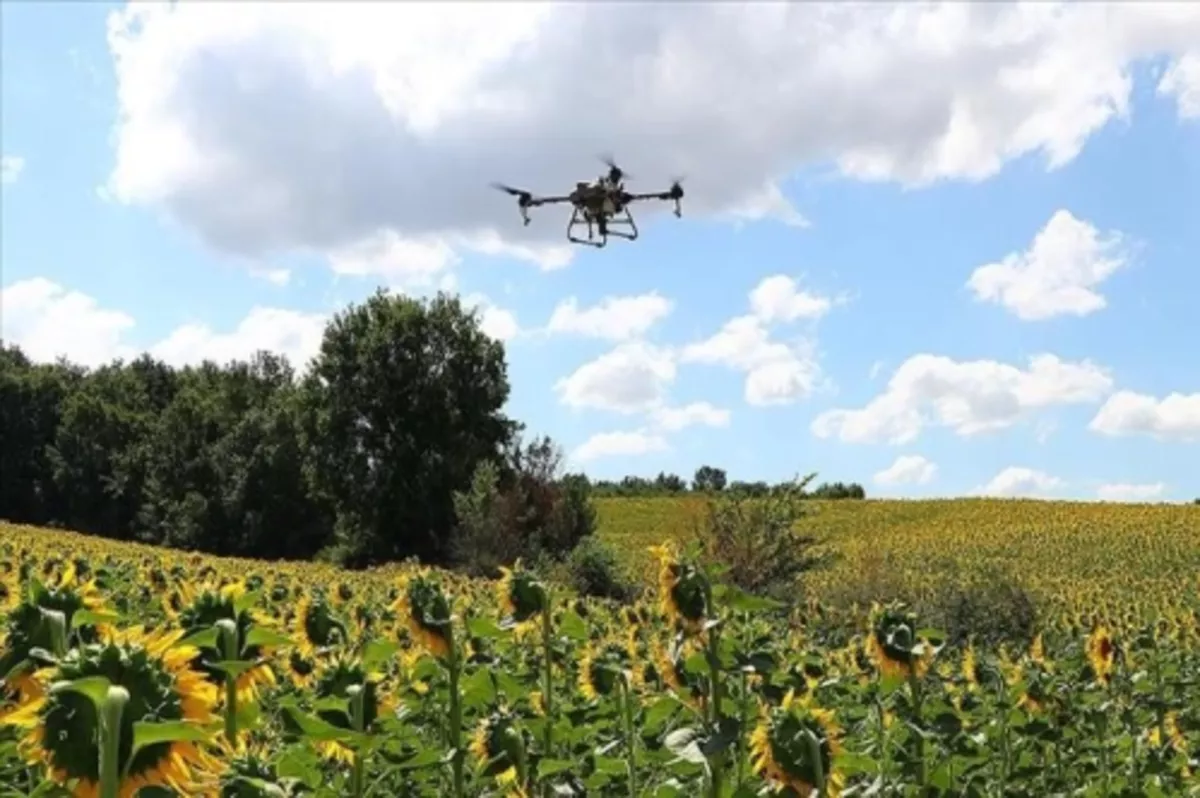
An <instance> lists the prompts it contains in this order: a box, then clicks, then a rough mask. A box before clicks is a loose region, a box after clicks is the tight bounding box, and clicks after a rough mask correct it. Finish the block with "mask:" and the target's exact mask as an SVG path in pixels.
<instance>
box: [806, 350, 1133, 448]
mask: <svg viewBox="0 0 1200 798" xmlns="http://www.w3.org/2000/svg"><path fill="white" fill-rule="evenodd" d="M1111 389H1112V378H1111V377H1110V376H1109V375H1108V373H1107V371H1105V370H1104V369H1102V368H1101V367H1099V366H1097V365H1095V364H1093V363H1092V362H1090V361H1087V360H1084V361H1081V362H1078V363H1070V362H1066V361H1063V360H1060V359H1059V358H1058V357H1056V356H1055V355H1050V354H1041V355H1036V356H1034V357H1032V358H1030V360H1029V367H1028V369H1025V370H1022V369H1020V368H1018V367H1016V366H1012V365H1009V364H1006V363H999V362H996V361H994V360H972V361H966V362H957V361H954V360H951V359H950V358H948V357H944V356H940V355H929V354H920V355H914V356H912V357H910V358H909V359H908V360H906V361H904V363H902V364H901V365H900V367H899V368H898V369H896V371H895V373H894V374H893V375H892V377H891V379H890V380H888V385H887V388H886V389H884V391H883V393H881V394H879V395H878V396H877V397H875V398H874V399H872V400H871V401H870V402H869V403H868V404H867V405H866V406H865V407H863V408H860V409H857V410H854V409H844V408H839V409H835V410H828V411H826V412H824V413H821V414H820V415H819V416H817V418H816V419H815V420H814V421H813V423H812V431H813V434H814V435H816V436H817V437H819V438H829V437H837V438H839V439H841V440H843V441H846V442H849V443H878V442H883V441H887V442H889V443H893V444H904V443H909V442H911V441H913V440H915V439H916V438H917V436H918V435H919V434H920V432H921V430H922V428H924V427H926V426H930V425H936V426H943V427H948V428H950V429H952V430H954V431H955V432H957V433H958V434H959V435H974V434H977V433H981V432H987V431H991V430H997V429H1002V428H1004V427H1008V426H1011V425H1013V424H1015V423H1016V422H1017V421H1019V420H1020V419H1021V418H1022V417H1024V416H1025V415H1026V414H1028V413H1029V412H1030V411H1033V410H1037V409H1041V408H1047V407H1051V406H1054V405H1063V404H1086V403H1091V402H1098V401H1100V399H1102V398H1103V397H1104V396H1105V395H1107V394H1108V392H1109V391H1110V390H1111Z"/></svg>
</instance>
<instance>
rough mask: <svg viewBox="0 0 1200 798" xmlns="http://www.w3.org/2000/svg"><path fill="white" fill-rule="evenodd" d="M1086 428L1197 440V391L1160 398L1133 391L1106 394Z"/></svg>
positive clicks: (1199, 425)
mask: <svg viewBox="0 0 1200 798" xmlns="http://www.w3.org/2000/svg"><path fill="white" fill-rule="evenodd" d="M1088 429H1090V430H1093V431H1094V432H1099V433H1101V434H1102V435H1110V436H1114V437H1116V436H1121V435H1150V436H1153V437H1155V438H1160V439H1163V440H1179V441H1194V440H1200V393H1193V394H1183V393H1171V394H1168V395H1167V396H1166V397H1164V398H1162V399H1156V398H1155V397H1153V396H1147V395H1146V394H1140V393H1135V392H1133V391H1118V392H1116V393H1114V394H1113V395H1112V396H1110V397H1108V401H1106V402H1105V403H1104V404H1103V405H1102V406H1101V407H1100V410H1099V411H1097V413H1096V416H1095V418H1093V419H1092V421H1091V423H1090V424H1089V425H1088Z"/></svg>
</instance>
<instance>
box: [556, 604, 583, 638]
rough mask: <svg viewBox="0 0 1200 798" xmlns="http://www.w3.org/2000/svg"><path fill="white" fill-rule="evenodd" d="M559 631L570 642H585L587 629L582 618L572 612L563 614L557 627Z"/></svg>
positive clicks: (568, 611)
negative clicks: (570, 640) (569, 639)
mask: <svg viewBox="0 0 1200 798" xmlns="http://www.w3.org/2000/svg"><path fill="white" fill-rule="evenodd" d="M558 628H559V630H560V631H561V632H562V633H563V634H565V635H566V636H567V637H569V638H571V639H572V640H587V639H588V628H587V624H586V623H584V622H583V618H580V617H579V614H578V613H576V612H575V611H574V610H567V611H566V612H564V613H563V617H562V621H561V622H559V625H558Z"/></svg>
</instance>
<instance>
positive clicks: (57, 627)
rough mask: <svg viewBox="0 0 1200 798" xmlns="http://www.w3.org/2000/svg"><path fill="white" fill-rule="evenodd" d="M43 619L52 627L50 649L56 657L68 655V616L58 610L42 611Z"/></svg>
mask: <svg viewBox="0 0 1200 798" xmlns="http://www.w3.org/2000/svg"><path fill="white" fill-rule="evenodd" d="M42 618H43V619H44V620H45V621H46V625H47V626H49V627H50V649H51V650H52V651H53V652H54V656H56V657H64V656H66V654H67V616H66V615H64V614H63V613H61V612H59V611H58V610H46V609H43V610H42Z"/></svg>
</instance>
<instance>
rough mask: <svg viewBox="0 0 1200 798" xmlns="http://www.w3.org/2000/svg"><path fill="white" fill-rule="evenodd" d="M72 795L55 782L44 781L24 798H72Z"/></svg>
mask: <svg viewBox="0 0 1200 798" xmlns="http://www.w3.org/2000/svg"><path fill="white" fill-rule="evenodd" d="M73 795H74V793H72V792H71V791H70V790H68V789H67V788H66V787H64V786H62V785H61V784H59V783H58V782H56V781H51V780H50V779H45V780H43V781H41V782H39V783H38V786H36V787H34V788H33V792H31V793H29V794H28V795H27V796H25V797H24V798H72V796H73Z"/></svg>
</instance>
